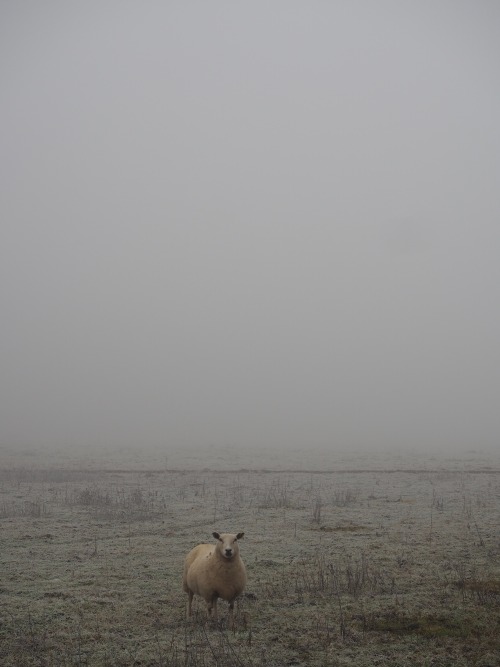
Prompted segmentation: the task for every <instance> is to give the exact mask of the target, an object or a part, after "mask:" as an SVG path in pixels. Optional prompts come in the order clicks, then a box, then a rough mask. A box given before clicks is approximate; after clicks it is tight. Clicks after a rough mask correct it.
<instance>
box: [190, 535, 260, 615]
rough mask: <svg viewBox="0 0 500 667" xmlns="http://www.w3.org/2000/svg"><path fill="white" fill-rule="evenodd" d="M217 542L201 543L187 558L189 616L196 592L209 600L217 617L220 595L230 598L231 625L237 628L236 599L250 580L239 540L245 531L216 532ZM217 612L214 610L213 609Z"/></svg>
mask: <svg viewBox="0 0 500 667" xmlns="http://www.w3.org/2000/svg"><path fill="white" fill-rule="evenodd" d="M212 535H213V536H214V537H215V539H216V540H217V543H216V544H215V545H214V544H198V546H196V547H194V549H192V550H191V551H190V552H189V553H188V555H187V556H186V559H185V561H184V576H183V581H182V587H183V589H184V591H185V592H186V593H187V594H188V601H187V607H186V617H187V619H189V618H190V616H191V614H192V603H193V596H194V595H195V594H196V595H199V596H201V597H202V598H203V599H204V600H205V602H206V603H207V616H208V618H210V617H212V616H213V618H214V619H217V599H218V598H222V599H223V600H227V601H228V602H229V627H230V628H234V614H233V609H234V601H235V599H236V598H237V597H238V595H241V593H243V590H244V588H245V585H246V582H247V574H246V569H245V564H244V563H243V561H242V559H241V557H240V553H239V551H240V550H239V545H238V540H241V538H242V537H243V535H244V533H237V534H234V533H212ZM212 612H213V613H212Z"/></svg>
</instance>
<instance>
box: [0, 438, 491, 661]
mask: <svg viewBox="0 0 500 667" xmlns="http://www.w3.org/2000/svg"><path fill="white" fill-rule="evenodd" d="M0 464H1V465H0V601H1V607H0V664H2V665H4V666H5V667H14V666H16V667H17V666H19V667H20V666H24V665H26V666H28V665H30V666H31V665H37V666H40V667H44V666H49V665H50V666H52V665H53V666H57V667H59V666H66V665H67V666H69V665H71V666H73V665H78V666H80V665H81V666H83V665H88V666H92V667H94V666H95V667H100V666H105V665H106V666H110V667H111V666H115V665H116V666H118V665H123V666H129V665H130V666H133V665H143V666H153V665H154V666H163V667H167V666H180V665H183V666H187V665H189V666H193V667H196V666H205V665H245V666H255V667H257V666H261V665H268V666H274V665H276V666H278V665H279V666H281V665H290V666H291V665H295V666H297V667H298V666H299V665H303V666H306V665H307V666H309V665H311V666H315V665H336V666H339V667H340V666H342V667H343V666H346V667H347V666H356V667H363V666H367V667H368V666H372V665H384V667H388V666H396V665H398V666H400V665H417V666H420V665H422V666H424V665H433V666H440V665H442V666H444V665H454V666H460V665H464V666H465V665H471V666H472V665H474V666H477V667H498V665H499V664H500V640H499V637H500V534H499V529H500V520H499V517H500V512H499V506H500V465H499V460H498V455H496V456H495V455H488V456H486V455H484V456H483V455H479V454H477V453H468V454H463V455H461V456H457V457H455V458H451V457H449V458H444V457H441V458H437V457H423V456H418V457H417V456H410V455H409V454H401V455H398V456H396V455H394V454H392V455H378V456H374V455H358V456H355V455H350V456H347V455H343V456H341V455H338V454H334V453H328V452H315V453H314V454H313V453H311V452H300V451H295V452H288V453H287V454H286V455H284V454H283V453H280V454H278V453H276V454H274V455H271V454H270V453H269V452H261V453H257V454H256V453H255V452H254V453H252V454H250V453H243V452H238V451H234V450H231V449H230V448H216V447H214V448H211V449H210V450H209V451H208V453H207V451H205V452H204V455H203V457H200V453H199V452H196V451H194V450H183V451H182V452H181V451H178V452H175V451H171V450H167V449H166V450H164V451H157V452H155V453H154V454H151V453H148V454H146V453H144V452H140V451H135V450H129V451H126V450H124V451H121V452H118V453H117V452H115V453H112V454H111V453H110V454H109V455H108V454H106V455H104V454H103V453H95V452H94V453H93V454H91V453H89V452H87V453H85V454H82V453H78V454H75V453H72V454H69V453H68V452H57V451H55V450H54V451H45V452H44V453H43V455H42V453H40V452H37V451H30V450H29V449H28V450H25V451H13V450H8V449H6V448H4V449H3V450H0ZM214 530H218V531H220V532H239V531H244V532H245V537H244V539H243V540H242V541H241V544H240V548H241V554H242V557H243V559H244V561H245V563H246V566H247V571H248V585H247V589H246V594H245V596H244V597H242V598H241V599H240V601H239V603H238V605H237V609H236V629H235V631H234V632H232V631H229V630H228V628H227V624H226V620H227V605H226V603H224V602H223V601H220V602H219V611H220V621H219V623H218V624H213V623H207V622H206V618H205V605H204V603H203V602H202V601H201V600H200V599H199V598H195V605H194V609H195V616H194V618H193V620H191V621H189V622H188V621H186V618H185V605H186V597H187V596H186V595H185V593H183V591H182V585H181V580H182V565H183V559H184V556H185V554H186V553H187V552H188V551H189V550H190V549H191V548H192V547H193V546H194V545H196V544H197V543H199V542H204V541H209V542H210V541H212V540H213V538H212V537H211V534H212V532H213V531H214Z"/></svg>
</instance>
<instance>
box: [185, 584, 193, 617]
mask: <svg viewBox="0 0 500 667" xmlns="http://www.w3.org/2000/svg"><path fill="white" fill-rule="evenodd" d="M193 596H194V593H193V591H188V600H187V605H186V618H187V619H189V618H190V617H191V615H192V613H193V610H192V604H193Z"/></svg>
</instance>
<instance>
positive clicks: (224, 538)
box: [212, 533, 245, 560]
mask: <svg viewBox="0 0 500 667" xmlns="http://www.w3.org/2000/svg"><path fill="white" fill-rule="evenodd" d="M212 534H213V536H214V537H215V539H216V540H217V550H218V551H219V553H220V554H221V556H222V557H223V558H225V559H226V560H232V559H233V558H234V557H235V556H237V555H238V553H239V551H240V548H239V545H238V540H241V538H242V537H243V535H244V534H245V533H238V534H233V533H212Z"/></svg>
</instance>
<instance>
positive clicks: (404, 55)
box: [0, 0, 500, 449]
mask: <svg viewBox="0 0 500 667" xmlns="http://www.w3.org/2000/svg"><path fill="white" fill-rule="evenodd" d="M0 95H1V98H0V114H1V116H0V168H1V173H0V306H1V328H0V336H1V338H0V361H1V368H0V445H3V446H26V445H29V446H32V445H37V444H42V445H49V444H54V445H57V446H61V445H66V444H67V445H71V446H84V445H86V444H89V445H100V444H102V445H108V444H112V445H127V446H131V445H132V446H135V445H137V446H145V445H165V446H166V447H168V446H179V445H184V444H190V445H208V444H224V445H228V444H229V445H235V446H236V445H240V446H243V445H251V444H253V443H254V444H256V445H259V446H261V447H262V446H266V447H267V446H274V445H290V446H293V447H302V446H304V447H306V446H309V445H314V446H325V447H330V446H331V447H332V449H334V448H339V449H345V448H350V447H363V448H364V447H378V448H387V447H392V448H408V447H419V446H422V447H426V448H427V447H435V448H436V449H439V448H444V447H446V448H454V447H455V448H463V447H470V448H473V449H478V448H483V447H488V448H491V447H495V446H499V445H500V442H499V441H500V3H498V2H496V0H489V1H488V0H474V1H473V0H470V1H469V2H464V1H460V0H453V1H451V0H450V1H444V0H443V1H435V0H432V1H431V0H428V1H427V0H421V1H418V2H417V1H415V2H411V1H408V2H405V1H401V0H392V1H391V0H380V1H378V2H371V1H369V0H366V1H361V0H359V1H356V0H342V1H341V0H338V1H334V0H332V1H331V2H327V1H319V0H318V1H314V0H308V1H307V2H306V1H302V2H295V1H293V0H286V2H285V1H283V2H280V1H272V0H266V1H265V2H260V1H259V0H252V1H249V2H234V1H227V2H222V1H214V2H205V1H199V2H194V1H193V2H190V1H187V0H183V1H179V2H170V1H168V0H163V1H160V0H158V1H157V2H153V1H143V2H127V1H120V2H111V1H108V2H102V1H99V2H92V1H88V0H86V1H85V2H84V1H82V2H71V3H69V2H63V1H61V2H55V1H50V0H48V1H46V2H38V1H32V2H30V1H26V2H18V1H16V0H3V1H2V2H1V4H0Z"/></svg>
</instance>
